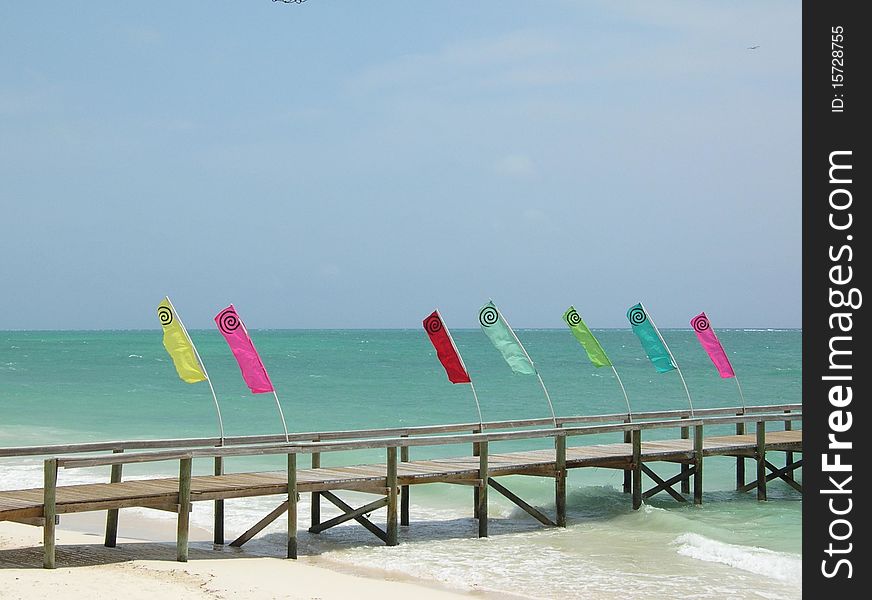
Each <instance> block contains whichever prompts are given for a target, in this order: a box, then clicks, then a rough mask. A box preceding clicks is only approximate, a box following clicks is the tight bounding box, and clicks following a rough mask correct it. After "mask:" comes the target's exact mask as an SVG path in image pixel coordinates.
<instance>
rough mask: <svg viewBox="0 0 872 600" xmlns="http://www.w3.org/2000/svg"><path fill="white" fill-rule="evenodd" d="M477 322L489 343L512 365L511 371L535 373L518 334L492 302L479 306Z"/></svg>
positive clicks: (525, 373)
mask: <svg viewBox="0 0 872 600" xmlns="http://www.w3.org/2000/svg"><path fill="white" fill-rule="evenodd" d="M478 322H479V323H481V329H482V331H484V333H485V335H487V337H488V338H490V341H491V343H492V344H493V345H494V346H496V349H497V350H499V351H500V354H502V355H503V358H504V359H505V360H506V362H507V363H509V366H510V367H512V371H514V372H515V373H521V374H523V375H535V374H536V369H535V368H534V367H533V363H532V362H531V361H530V358H529V357H528V356H527V352H526V351H525V350H524V347H523V346H522V345H521V342H520V340H518V336H516V335H515V332H514V331H512V328H511V327H509V324H508V323H506V320H505V319H503V315H501V314H500V311H498V310H497V307H496V306H494V303H493V302H488V303H487V304H485V305H484V306H482V307H481V310H480V311H479V312H478Z"/></svg>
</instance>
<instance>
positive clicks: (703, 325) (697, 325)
mask: <svg viewBox="0 0 872 600" xmlns="http://www.w3.org/2000/svg"><path fill="white" fill-rule="evenodd" d="M690 326H691V327H693V330H694V331H696V332H697V333H702V332H703V331H707V330H708V328H709V327H711V325H709V320H708V319H707V318H706V317H705V316H703V315H699V316H696V317H694V318H693V321H691V322H690Z"/></svg>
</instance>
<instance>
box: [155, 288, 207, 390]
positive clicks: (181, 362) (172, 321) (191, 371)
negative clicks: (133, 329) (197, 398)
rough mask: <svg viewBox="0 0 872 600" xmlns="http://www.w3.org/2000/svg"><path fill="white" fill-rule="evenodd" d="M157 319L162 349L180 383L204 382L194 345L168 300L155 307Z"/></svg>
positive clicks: (165, 299)
mask: <svg viewBox="0 0 872 600" xmlns="http://www.w3.org/2000/svg"><path fill="white" fill-rule="evenodd" d="M157 318H158V319H160V324H161V325H162V326H163V332H164V334H163V345H164V348H166V349H167V353H168V354H169V355H170V358H172V359H173V364H175V365H176V371H178V372H179V377H181V378H182V381H186V382H188V383H197V382H198V381H206V379H207V377H206V373H204V372H203V368H202V367H201V366H200V361H199V360H197V354H196V352H195V351H194V344H192V343H191V338H190V337H188V332H187V331H185V326H184V325H182V322H181V321H180V320H179V318H178V317H177V316H176V311H175V309H173V305H172V303H171V302H170V299H169V298H164V299H163V302H161V303H160V304H158V305H157Z"/></svg>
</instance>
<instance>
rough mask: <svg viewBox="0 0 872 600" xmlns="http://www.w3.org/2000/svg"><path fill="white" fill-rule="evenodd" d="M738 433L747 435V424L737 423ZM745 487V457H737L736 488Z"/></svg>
mask: <svg viewBox="0 0 872 600" xmlns="http://www.w3.org/2000/svg"><path fill="white" fill-rule="evenodd" d="M736 435H745V424H744V423H736ZM743 487H745V457H744V456H737V457H736V490H741V489H742V488H743Z"/></svg>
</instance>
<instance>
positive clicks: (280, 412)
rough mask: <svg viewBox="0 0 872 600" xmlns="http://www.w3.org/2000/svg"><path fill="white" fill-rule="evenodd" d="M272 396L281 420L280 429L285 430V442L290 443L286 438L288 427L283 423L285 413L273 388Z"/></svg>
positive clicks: (287, 437)
mask: <svg viewBox="0 0 872 600" xmlns="http://www.w3.org/2000/svg"><path fill="white" fill-rule="evenodd" d="M273 396H274V397H275V399H276V406H278V407H279V416H280V417H281V418H282V427H284V428H285V442H287V443H291V439H290V437H289V436H288V425H287V423H285V413H283V412H282V405H281V403H280V402H279V395H278V394H276V390H275V388H273Z"/></svg>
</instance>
